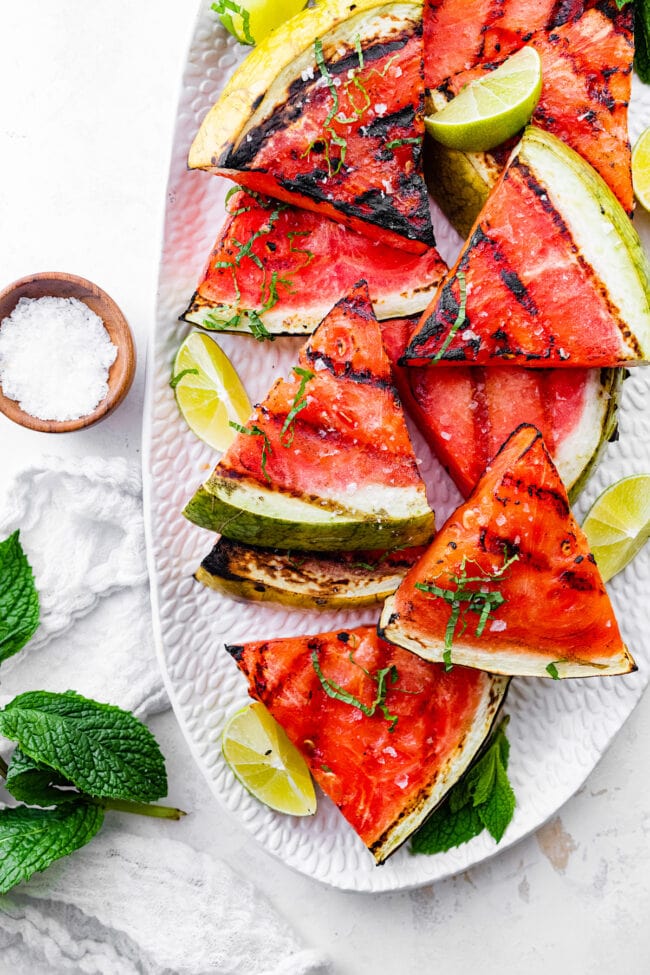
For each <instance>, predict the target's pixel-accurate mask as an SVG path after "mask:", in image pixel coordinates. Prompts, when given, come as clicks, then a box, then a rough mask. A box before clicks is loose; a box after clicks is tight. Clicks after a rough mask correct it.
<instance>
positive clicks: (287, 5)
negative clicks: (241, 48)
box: [212, 0, 305, 44]
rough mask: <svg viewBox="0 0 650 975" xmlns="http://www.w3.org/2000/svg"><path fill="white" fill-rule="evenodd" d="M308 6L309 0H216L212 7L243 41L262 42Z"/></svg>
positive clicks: (238, 38)
mask: <svg viewBox="0 0 650 975" xmlns="http://www.w3.org/2000/svg"><path fill="white" fill-rule="evenodd" d="M304 6H305V0H215V2H214V3H213V4H212V9H213V10H214V11H215V12H216V13H218V14H219V19H220V20H221V23H222V24H223V26H224V27H225V28H226V30H227V31H228V33H229V34H232V35H233V37H236V38H237V40H238V41H241V43H242V44H259V42H260V41H261V40H262V39H263V38H264V37H266V35H267V34H270V33H271V31H272V30H275V28H276V27H279V26H280V24H283V23H284V22H285V20H288V19H289V17H293V15H294V14H297V13H300V11H301V10H302V9H303V7H304Z"/></svg>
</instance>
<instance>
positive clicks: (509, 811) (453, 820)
mask: <svg viewBox="0 0 650 975" xmlns="http://www.w3.org/2000/svg"><path fill="white" fill-rule="evenodd" d="M508 720H509V719H508V718H504V719H503V721H502V722H501V723H500V724H499V726H498V727H497V729H496V731H495V732H494V734H493V736H492V739H491V741H490V743H489V745H488V747H487V749H486V750H485V751H484V752H483V754H482V755H481V757H480V758H479V759H478V760H477V761H475V762H474V764H473V765H472V766H471V767H470V769H469V771H468V772H466V773H465V775H464V776H463V777H462V778H461V779H460V780H459V781H458V782H457V783H456V785H455V786H453V788H452V789H450V791H449V793H448V794H447V796H446V798H445V799H444V800H443V802H442V803H441V804H440V805H439V806H438V808H437V809H436V810H435V811H434V812H433V813H432V814H431V816H430V817H429V818H428V819H427V820H426V822H425V823H424V824H423V825H422V826H421V827H420V829H419V830H418V831H417V832H416V833H415V834H414V835H413V837H412V838H411V850H412V852H413V853H428V854H433V853H444V852H445V851H446V850H450V849H451V848H452V847H454V846H461V845H462V844H463V843H467V842H469V840H471V839H473V838H474V837H475V836H478V835H479V833H482V832H483V830H484V829H487V830H488V832H489V833H490V834H491V835H492V836H493V837H494V839H495V840H496V842H497V843H499V842H500V840H501V839H502V837H503V834H504V833H505V831H506V829H507V827H508V824H509V823H510V821H511V819H512V816H513V813H514V810H515V794H514V792H513V790H512V786H511V785H510V781H509V779H508V756H509V753H510V744H509V742H508V739H507V738H506V727H507V725H508Z"/></svg>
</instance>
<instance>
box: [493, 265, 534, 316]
mask: <svg viewBox="0 0 650 975" xmlns="http://www.w3.org/2000/svg"><path fill="white" fill-rule="evenodd" d="M499 277H500V278H501V280H502V281H503V283H504V284H505V286H506V288H507V289H508V291H510V293H511V294H513V295H514V296H515V298H516V299H517V301H518V302H519V304H520V305H521V306H522V308H525V309H526V311H527V312H528V314H529V315H538V314H539V310H538V308H537V305H536V304H535V302H534V301H533V299H532V298H531V296H530V294H529V293H528V288H527V287H526V285H525V284H524V282H523V281H522V280H521V278H520V277H519V275H518V274H517V272H516V271H507V270H506V269H505V268H502V269H501V270H500V271H499Z"/></svg>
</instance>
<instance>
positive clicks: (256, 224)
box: [183, 189, 447, 337]
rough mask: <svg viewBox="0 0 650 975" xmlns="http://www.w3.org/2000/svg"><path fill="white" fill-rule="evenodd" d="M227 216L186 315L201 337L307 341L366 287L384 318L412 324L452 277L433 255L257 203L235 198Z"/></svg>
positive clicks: (241, 195) (262, 200)
mask: <svg viewBox="0 0 650 975" xmlns="http://www.w3.org/2000/svg"><path fill="white" fill-rule="evenodd" d="M231 192H232V191H231ZM227 209H228V214H229V215H228V217H227V219H226V223H225V225H224V227H223V228H222V230H221V232H220V234H219V237H218V238H217V242H216V244H215V246H214V249H213V251H212V253H211V255H210V259H209V261H208V264H207V267H206V269H205V271H204V274H203V277H202V280H201V282H200V284H199V286H198V288H197V290H196V292H195V293H194V296H193V297H192V301H191V302H190V306H189V308H188V309H187V311H186V312H185V314H184V315H183V318H184V319H185V321H188V322H193V323H194V324H196V325H200V326H202V327H203V328H207V329H215V330H219V331H222V330H228V331H233V332H252V333H253V334H254V335H260V336H262V337H263V336H264V335H265V334H266V333H270V334H272V335H296V334H310V333H311V332H313V331H314V329H315V328H316V326H317V325H318V323H319V322H320V321H322V319H323V318H324V317H325V315H326V314H327V312H328V311H329V309H330V308H331V307H332V305H334V304H335V303H336V302H337V301H338V300H339V298H341V297H343V295H345V294H347V293H348V291H349V290H350V288H351V287H352V286H353V285H354V284H355V283H356V281H358V280H359V278H362V277H363V278H364V279H365V280H366V282H367V284H368V288H369V290H370V297H371V300H372V304H373V308H374V311H375V314H376V315H377V317H378V318H392V317H395V316H400V317H401V316H406V315H415V314H419V313H420V312H422V311H424V309H425V308H426V306H427V305H428V303H429V301H430V299H431V298H432V297H433V294H434V293H435V290H436V287H437V285H438V283H439V282H440V281H441V279H442V277H443V275H444V273H445V271H446V270H447V267H446V264H445V263H444V261H443V260H442V258H441V257H440V255H439V254H438V252H437V250H436V249H435V247H429V248H427V250H426V251H425V253H424V254H421V255H419V254H408V253H405V252H404V251H403V250H397V248H395V247H387V246H386V245H385V244H382V243H380V242H379V241H372V240H369V239H368V238H367V237H364V236H362V235H361V234H357V233H355V232H354V231H353V230H348V228H347V227H346V226H344V225H343V224H340V223H335V222H334V221H333V220H327V219H326V218H324V217H321V216H319V215H318V214H315V213H311V212H310V211H308V210H298V209H296V208H295V207H290V206H287V204H285V203H278V202H277V201H272V200H269V199H268V198H266V197H261V196H259V194H257V193H250V192H249V193H247V192H239V191H238V190H236V189H235V192H234V195H232V196H231V198H230V199H229V201H228V203H227Z"/></svg>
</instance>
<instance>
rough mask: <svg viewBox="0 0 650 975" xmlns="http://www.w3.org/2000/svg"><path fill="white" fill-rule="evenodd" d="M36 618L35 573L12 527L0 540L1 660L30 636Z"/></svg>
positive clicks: (37, 612) (34, 627)
mask: <svg viewBox="0 0 650 975" xmlns="http://www.w3.org/2000/svg"><path fill="white" fill-rule="evenodd" d="M39 619H40V616H39V605H38V593H37V592H36V587H35V585H34V574H33V572H32V569H31V566H30V564H29V562H28V561H27V556H26V555H25V553H24V552H23V548H22V545H21V544H20V536H19V533H18V532H17V531H15V532H13V534H12V535H10V536H9V538H6V539H5V540H4V541H3V542H0V663H2V661H3V660H6V659H7V658H8V657H12V656H13V655H14V654H15V653H18V651H19V650H22V648H23V647H24V646H25V644H26V643H27V642H28V641H29V640H31V638H32V637H33V635H34V633H35V632H36V630H37V629H38V624H39Z"/></svg>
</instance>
